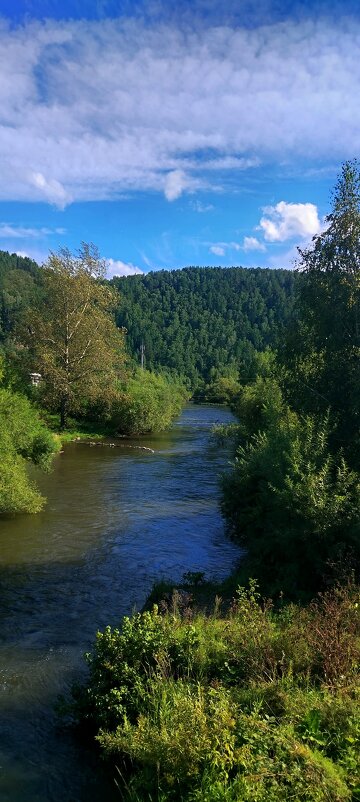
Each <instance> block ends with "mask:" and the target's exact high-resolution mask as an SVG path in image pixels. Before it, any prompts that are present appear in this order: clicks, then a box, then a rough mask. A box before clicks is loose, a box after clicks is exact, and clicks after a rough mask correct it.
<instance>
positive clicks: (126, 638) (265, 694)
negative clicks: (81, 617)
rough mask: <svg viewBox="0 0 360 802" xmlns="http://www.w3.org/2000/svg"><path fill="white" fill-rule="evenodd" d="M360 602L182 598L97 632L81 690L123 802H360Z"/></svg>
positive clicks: (78, 706)
mask: <svg viewBox="0 0 360 802" xmlns="http://www.w3.org/2000/svg"><path fill="white" fill-rule="evenodd" d="M359 613H360V591H359V589H358V588H357V587H355V586H354V585H353V584H351V583H349V584H348V585H346V586H345V587H338V588H336V589H334V590H331V591H328V592H327V593H324V594H322V595H321V596H319V597H318V598H317V599H316V600H315V601H314V602H312V603H311V604H310V605H308V606H307V607H299V606H296V605H287V606H284V607H283V608H280V609H277V610H276V611H275V610H274V608H273V606H272V603H271V601H265V602H264V601H262V600H261V599H260V596H259V594H258V590H257V586H256V583H255V582H250V586H249V588H248V589H244V588H239V590H238V592H237V595H236V599H235V600H234V602H233V604H232V605H231V606H230V608H229V609H228V610H227V611H226V612H225V613H222V614H220V612H219V605H216V607H215V610H214V611H213V613H212V614H211V615H206V614H204V613H202V612H199V611H194V610H192V609H191V606H190V605H188V606H185V607H184V606H183V607H182V609H181V610H180V609H179V607H178V605H177V600H176V597H175V599H174V600H173V601H172V603H171V604H168V605H167V609H165V610H164V609H163V610H161V611H160V610H159V607H158V606H156V605H155V606H154V607H153V609H152V610H151V611H150V610H147V611H145V612H143V613H136V614H134V615H133V616H132V617H130V618H128V617H127V618H124V620H123V625H122V629H121V630H117V629H111V628H110V627H108V628H107V629H106V630H105V631H104V632H102V633H98V635H97V640H96V645H95V648H94V651H93V652H92V653H91V654H89V655H87V661H88V664H89V680H88V683H87V685H86V687H82V688H77V689H75V690H74V698H75V704H74V709H75V713H76V716H77V718H78V720H81V721H83V722H84V721H85V722H87V724H88V725H90V726H91V727H92V728H93V730H94V732H95V734H96V739H97V741H98V743H99V745H100V748H101V750H102V752H103V754H104V755H105V756H106V757H108V758H109V759H111V760H112V761H113V762H114V765H115V766H116V767H117V772H118V774H119V776H120V777H121V781H120V782H119V789H120V791H121V794H122V795H123V797H124V799H126V800H129V801H130V800H132V801H133V802H134V801H135V800H138V802H140V800H145V799H146V800H152V801H153V802H155V800H156V802H159V800H163V801H165V800H183V801H184V802H185V801H186V802H200V800H205V802H245V801H246V802H282V800H284V802H285V800H286V802H287V801H288V800H289V802H290V800H294V801H295V802H301V800H303V801H304V802H345V800H352V802H359V800H360V687H359V674H358V670H359V662H360V661H359V658H360V614H359Z"/></svg>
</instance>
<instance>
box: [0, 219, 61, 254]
mask: <svg viewBox="0 0 360 802" xmlns="http://www.w3.org/2000/svg"><path fill="white" fill-rule="evenodd" d="M51 234H59V235H63V234H66V229H65V228H55V229H51V228H45V227H41V228H27V227H26V226H17V225H13V224H12V223H0V239H42V238H44V237H48V236H50V235H51ZM19 256H21V254H19Z"/></svg>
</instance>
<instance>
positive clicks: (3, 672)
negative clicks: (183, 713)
mask: <svg viewBox="0 0 360 802" xmlns="http://www.w3.org/2000/svg"><path fill="white" fill-rule="evenodd" d="M229 420H231V416H230V413H229V412H227V410H226V409H224V408H221V407H213V406H188V407H187V408H186V409H185V410H184V411H183V413H182V415H181V416H180V418H179V420H178V421H176V422H175V424H174V425H173V427H172V429H171V430H170V431H169V432H166V433H162V434H158V435H153V436H149V437H146V438H141V439H136V440H135V439H134V440H126V441H124V440H117V441H114V445H111V444H110V443H108V444H106V445H103V444H97V445H93V446H92V445H89V444H88V443H73V444H69V445H67V446H66V447H65V449H64V453H63V454H60V455H58V456H57V457H56V459H55V464H54V469H53V471H52V472H51V474H49V475H47V476H43V475H42V476H40V474H39V475H38V476H37V477H36V479H37V482H38V484H39V483H40V486H41V490H42V492H43V493H44V494H45V495H46V497H47V499H48V503H47V505H46V507H45V509H44V511H43V512H42V513H40V514H38V515H34V516H20V517H17V518H12V519H8V520H4V519H2V520H1V522H0V607H1V620H0V800H1V802H85V800H86V802H99V800H100V799H101V800H104V802H112V800H119V799H120V796H119V794H118V793H117V792H116V791H115V790H114V784H113V781H112V779H111V778H109V777H107V776H106V773H105V769H102V768H101V765H100V766H99V763H100V762H99V761H98V759H97V757H95V756H94V754H93V753H92V751H90V750H87V749H86V748H85V746H83V745H81V744H80V743H79V742H78V741H77V739H76V737H75V735H74V733H73V732H72V731H71V730H70V729H69V730H67V729H66V728H64V726H63V725H62V723H61V721H60V720H59V718H58V716H57V714H56V712H55V710H54V704H55V702H56V699H57V697H58V695H59V694H60V693H65V694H66V693H67V692H68V689H69V687H70V685H71V683H72V682H73V681H74V679H76V678H77V677H79V675H81V672H82V671H83V670H84V663H83V660H82V654H83V653H84V651H86V649H88V648H89V647H91V643H92V642H93V640H94V635H95V632H96V630H97V629H102V628H104V626H105V625H106V624H112V625H117V624H118V623H119V622H120V619H121V616H122V615H123V614H125V613H129V612H131V610H132V609H133V608H134V607H136V608H138V609H139V608H140V607H141V606H142V605H143V603H144V601H145V599H146V595H147V594H148V592H149V590H150V588H151V586H152V584H153V582H154V581H155V580H158V579H160V578H162V577H165V578H170V579H172V580H175V581H177V580H179V579H180V578H181V577H182V574H183V573H184V572H185V571H189V570H190V571H196V570H201V571H205V572H206V574H207V575H208V576H217V577H221V576H224V575H226V574H227V573H229V571H230V570H231V567H232V566H233V564H234V562H235V560H236V558H237V556H238V552H237V550H236V547H235V546H234V545H233V544H232V543H231V542H230V541H229V540H227V539H226V537H225V534H224V529H223V524H222V520H221V517H220V514H219V509H218V489H217V476H218V474H219V472H220V471H221V470H222V469H223V467H224V465H225V464H226V459H227V458H226V454H225V453H224V451H223V450H221V449H219V447H218V446H217V445H216V444H215V443H214V441H213V440H212V438H211V437H210V430H211V427H212V426H213V425H214V424H215V423H216V422H221V423H224V422H228V421H229Z"/></svg>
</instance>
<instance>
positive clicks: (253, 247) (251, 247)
mask: <svg viewBox="0 0 360 802" xmlns="http://www.w3.org/2000/svg"><path fill="white" fill-rule="evenodd" d="M242 248H243V250H244V251H266V247H265V245H264V243H263V242H260V241H259V240H258V239H257V237H244V242H243V245H242Z"/></svg>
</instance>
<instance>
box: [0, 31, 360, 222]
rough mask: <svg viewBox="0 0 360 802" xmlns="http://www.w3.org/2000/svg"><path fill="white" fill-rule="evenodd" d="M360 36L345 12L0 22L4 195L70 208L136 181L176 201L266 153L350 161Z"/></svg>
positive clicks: (0, 193) (235, 175)
mask: <svg viewBox="0 0 360 802" xmlns="http://www.w3.org/2000/svg"><path fill="white" fill-rule="evenodd" d="M359 36H360V21H359V20H358V19H356V18H353V19H346V17H344V18H342V19H341V18H340V17H339V18H338V19H337V21H336V24H335V23H332V22H331V21H327V22H326V21H324V20H321V18H318V19H317V20H297V21H296V20H290V19H289V20H286V21H284V22H281V23H277V24H272V25H264V26H262V27H252V28H249V29H245V28H244V29H242V28H241V27H240V26H239V24H237V25H234V26H233V27H231V25H229V24H228V25H226V24H223V25H221V26H217V27H215V28H212V27H211V26H206V27H204V28H199V29H196V30H191V28H190V27H189V28H186V29H185V30H184V29H183V30H181V29H180V27H176V25H175V24H173V23H172V22H171V21H169V22H168V23H167V24H164V23H160V22H159V23H157V22H156V20H154V21H153V23H152V25H151V26H148V27H146V26H145V25H144V23H143V22H142V21H141V19H140V18H138V19H132V20H131V19H128V20H126V19H124V18H122V19H118V20H115V19H111V20H93V21H88V20H67V21H57V20H48V21H47V22H39V21H37V22H35V21H33V22H31V21H30V22H25V23H24V24H23V25H21V26H18V27H14V26H11V27H10V26H9V27H7V26H6V23H5V22H3V23H2V25H1V26H0V51H1V53H2V56H3V59H2V68H1V75H0V107H1V125H0V151H1V154H2V181H1V185H0V199H2V200H4V199H5V200H31V201H33V200H37V201H39V200H43V201H44V200H45V201H47V202H49V203H51V204H54V205H56V206H57V207H58V208H64V206H65V205H66V204H67V203H70V202H71V201H72V200H77V201H79V200H95V199H96V200H98V199H107V198H113V197H118V196H119V195H121V194H123V193H124V192H128V191H133V190H141V191H158V192H165V195H166V197H167V198H168V199H169V200H170V201H171V200H176V198H179V197H180V196H181V194H182V193H184V192H194V191H196V189H201V188H205V187H209V186H211V187H213V188H222V187H223V186H224V185H226V186H228V185H229V182H230V183H232V186H234V187H236V186H239V182H240V175H241V171H243V170H246V169H250V167H252V168H254V167H256V164H258V163H259V159H260V160H264V161H266V162H269V161H273V162H274V161H275V162H280V161H283V160H286V162H287V163H288V164H289V163H293V162H294V161H296V159H299V158H304V159H306V160H307V164H308V166H311V165H313V166H317V167H321V165H322V163H328V162H331V163H333V162H336V163H338V162H339V161H340V160H343V159H346V158H348V157H350V158H351V157H352V156H353V155H354V153H355V154H356V153H357V152H359V150H360V106H359V104H356V103H355V102H354V98H356V97H357V96H358V94H359V88H360V67H359V57H358V47H359V46H358V43H359ZM264 219H265V220H270V221H272V222H274V220H273V218H272V216H271V215H269V214H267V215H266V216H265V218H264ZM278 222H279V221H278V220H275V227H276V225H278ZM268 230H269V231H270V236H272V233H271V232H273V233H274V229H273V228H272V227H271V226H270V227H269V229H268ZM265 233H267V231H265V229H264V234H265Z"/></svg>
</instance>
